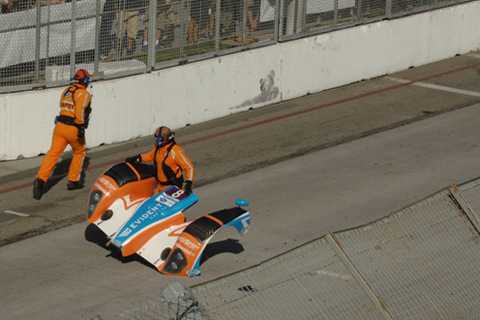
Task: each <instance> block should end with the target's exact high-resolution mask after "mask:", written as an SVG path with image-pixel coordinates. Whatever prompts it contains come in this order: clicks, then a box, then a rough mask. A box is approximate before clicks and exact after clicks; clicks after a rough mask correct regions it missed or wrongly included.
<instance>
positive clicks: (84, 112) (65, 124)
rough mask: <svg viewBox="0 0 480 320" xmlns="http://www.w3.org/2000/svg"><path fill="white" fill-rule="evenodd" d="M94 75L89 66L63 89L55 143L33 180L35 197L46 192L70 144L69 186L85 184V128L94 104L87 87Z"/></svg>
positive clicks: (69, 187)
mask: <svg viewBox="0 0 480 320" xmlns="http://www.w3.org/2000/svg"><path fill="white" fill-rule="evenodd" d="M91 77H92V75H91V74H90V73H88V71H87V70H85V69H80V70H78V71H77V72H76V73H75V76H74V78H73V80H74V81H75V82H74V83H73V85H72V86H70V87H68V88H67V89H65V91H63V93H62V96H61V98H60V114H59V115H58V116H57V117H56V118H55V129H54V130H53V137H52V145H51V147H50V150H48V152H47V154H46V155H45V158H44V159H43V162H42V165H41V166H40V169H39V171H38V174H37V177H36V179H35V181H34V182H33V197H34V198H35V199H37V200H40V198H41V197H42V195H43V187H44V185H45V183H46V182H47V180H48V178H49V177H50V173H51V172H52V170H53V168H54V167H55V165H56V164H57V161H58V159H59V158H60V156H61V155H62V153H63V151H64V150H65V148H66V147H67V145H70V146H71V147H72V150H73V158H72V162H71V163H70V168H69V170H68V183H67V189H68V190H75V189H81V188H83V182H82V181H80V175H81V170H82V165H83V160H84V159H85V154H86V151H85V129H87V127H88V121H89V118H90V113H91V111H92V108H91V107H90V104H91V96H90V93H89V92H88V91H87V86H88V84H89V83H90V78H91Z"/></svg>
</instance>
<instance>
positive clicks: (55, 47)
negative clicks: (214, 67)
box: [0, 0, 471, 93]
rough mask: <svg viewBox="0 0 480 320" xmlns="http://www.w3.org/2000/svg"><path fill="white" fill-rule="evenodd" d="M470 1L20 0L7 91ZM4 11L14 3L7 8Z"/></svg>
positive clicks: (6, 42)
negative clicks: (81, 73)
mask: <svg viewBox="0 0 480 320" xmlns="http://www.w3.org/2000/svg"><path fill="white" fill-rule="evenodd" d="M469 1H471V0H218V1H217V0H157V1H153V0H152V1H149V0H128V1H127V0H38V1H35V0H20V1H19V7H18V8H15V9H14V11H13V12H9V13H5V12H4V13H2V14H0V44H1V45H0V56H1V57H2V58H1V59H0V93H6V92H15V91H22V90H32V89H42V88H48V87H56V86H64V85H66V84H68V83H69V82H70V81H71V79H72V77H73V74H74V73H75V70H77V69H79V68H84V69H87V70H89V71H90V72H91V73H93V76H94V80H100V79H111V78H118V77H123V76H128V75H133V74H140V73H146V72H151V71H153V70H158V69H161V68H166V67H172V66H178V65H182V64H185V63H188V62H191V61H197V60H201V59H208V58H213V57H216V56H219V55H224V54H229V53H233V52H239V51H242V50H247V49H253V48H256V47H259V46H267V45H272V44H275V43H277V42H281V41H287V40H293V39H297V38H300V37H305V36H311V35H315V34H320V33H325V32H331V31H333V30H337V29H342V28H348V27H352V26H355V25H359V24H365V23H369V22H373V21H378V20H383V19H392V18H397V17H402V16H405V15H410V14H415V13H419V12H423V11H428V10H433V9H437V8H442V7H446V6H451V5H455V4H460V3H464V2H469ZM4 11H6V10H4Z"/></svg>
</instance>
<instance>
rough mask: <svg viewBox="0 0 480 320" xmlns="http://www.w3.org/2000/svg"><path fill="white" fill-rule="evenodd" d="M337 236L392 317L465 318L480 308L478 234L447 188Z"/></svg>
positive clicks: (479, 246) (479, 247)
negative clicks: (452, 199) (451, 198)
mask: <svg viewBox="0 0 480 320" xmlns="http://www.w3.org/2000/svg"><path fill="white" fill-rule="evenodd" d="M336 237H337V239H338V241H339V242H340V244H341V246H342V248H343V249H344V251H345V252H346V254H347V256H348V257H349V258H350V259H351V261H352V263H353V264H354V265H355V267H356V268H357V269H358V270H359V272H360V273H361V274H362V276H363V277H364V278H365V280H366V281H367V282H368V284H369V285H370V287H371V288H372V289H373V291H374V292H375V294H376V295H377V296H378V297H379V299H380V300H381V302H382V303H383V305H385V306H386V308H387V310H388V311H389V312H390V314H392V315H393V316H394V318H397V319H438V318H444V319H454V318H462V317H464V316H465V314H466V313H468V312H471V310H473V309H474V308H476V306H478V301H479V299H480V293H479V292H478V289H477V288H478V285H479V284H480V279H479V278H478V277H475V276H474V275H475V274H476V273H477V267H478V265H479V263H480V251H479V249H480V244H479V235H478V233H477V232H476V231H475V229H474V228H473V226H472V225H471V223H470V222H469V221H468V220H467V218H466V217H465V216H464V215H463V213H460V212H459V209H458V208H457V207H456V206H455V204H454V203H453V202H452V201H451V200H450V198H449V193H448V192H447V191H443V192H440V193H438V194H436V195H434V196H432V197H430V198H428V199H426V200H424V201H422V202H420V203H418V204H415V205H413V206H411V207H409V208H406V209H404V210H402V211H400V212H397V213H395V214H392V215H390V216H389V217H387V218H385V219H382V220H380V221H377V222H375V223H372V224H370V225H368V226H366V227H362V228H358V229H356V230H351V231H346V232H341V233H338V234H336Z"/></svg>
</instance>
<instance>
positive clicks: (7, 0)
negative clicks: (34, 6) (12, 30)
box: [0, 0, 19, 13]
mask: <svg viewBox="0 0 480 320" xmlns="http://www.w3.org/2000/svg"><path fill="white" fill-rule="evenodd" d="M18 1H19V0H0V3H1V4H2V9H1V13H12V12H16V11H18Z"/></svg>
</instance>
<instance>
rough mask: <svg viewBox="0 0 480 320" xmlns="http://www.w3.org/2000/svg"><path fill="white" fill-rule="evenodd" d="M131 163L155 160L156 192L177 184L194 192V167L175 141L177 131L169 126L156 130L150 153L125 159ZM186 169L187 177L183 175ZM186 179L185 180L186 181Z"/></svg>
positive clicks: (189, 191)
mask: <svg viewBox="0 0 480 320" xmlns="http://www.w3.org/2000/svg"><path fill="white" fill-rule="evenodd" d="M125 161H126V162H129V163H140V162H152V161H153V162H154V167H155V170H156V178H157V182H158V186H157V189H156V190H155V194H157V193H159V192H160V191H162V190H164V189H166V188H168V187H169V186H171V185H175V186H177V187H178V188H180V189H182V188H183V189H184V190H185V192H186V193H187V194H190V193H192V184H193V174H194V171H195V169H194V167H193V164H192V162H191V161H190V159H189V158H188V157H187V155H186V154H185V151H183V149H182V147H180V146H179V145H178V144H176V143H175V133H174V132H172V131H171V130H170V129H169V128H167V127H160V128H157V130H156V131H155V146H154V147H153V149H152V150H151V151H150V152H149V153H144V154H139V155H138V156H135V157H130V158H127V159H125ZM183 171H185V178H184V177H183ZM184 181H185V182H184Z"/></svg>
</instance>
